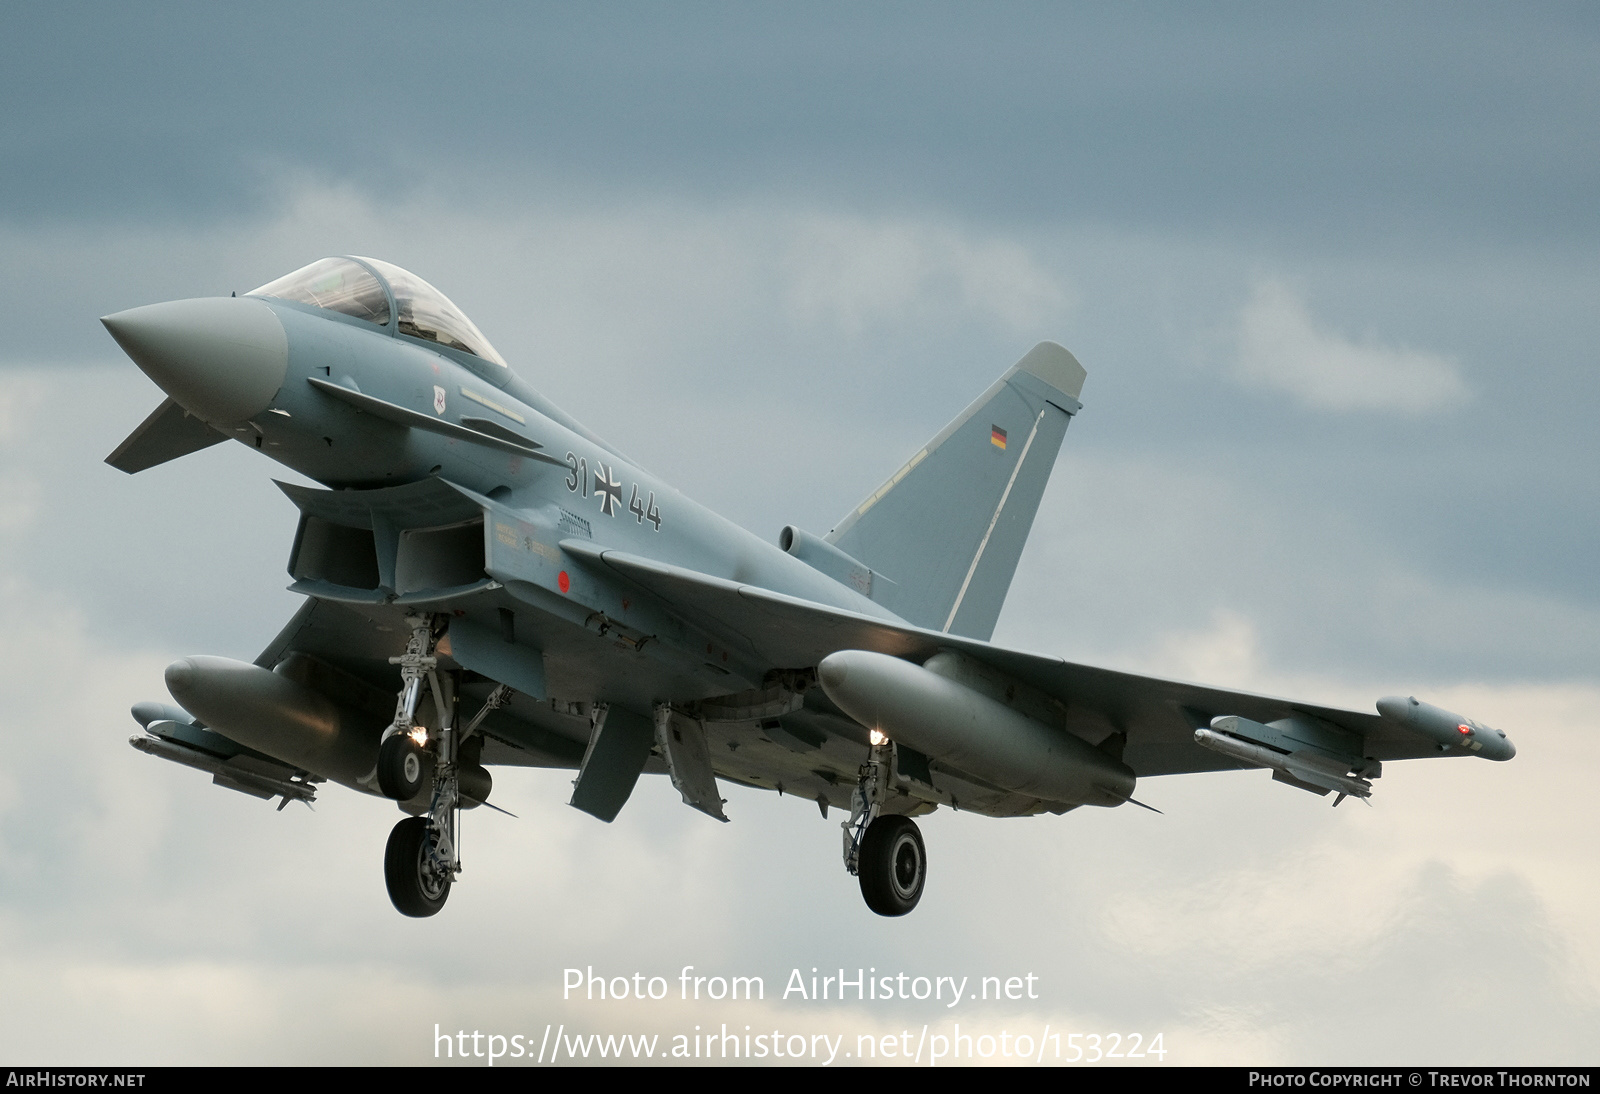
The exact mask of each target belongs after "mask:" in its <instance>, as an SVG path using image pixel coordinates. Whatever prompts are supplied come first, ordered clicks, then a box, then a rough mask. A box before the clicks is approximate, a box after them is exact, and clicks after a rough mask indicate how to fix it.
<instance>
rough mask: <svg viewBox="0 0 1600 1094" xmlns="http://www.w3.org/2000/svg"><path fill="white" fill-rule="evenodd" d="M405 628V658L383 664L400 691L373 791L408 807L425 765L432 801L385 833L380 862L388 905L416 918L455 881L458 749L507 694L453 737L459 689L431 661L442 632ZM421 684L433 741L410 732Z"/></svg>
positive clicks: (414, 619) (433, 907)
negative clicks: (432, 720)
mask: <svg viewBox="0 0 1600 1094" xmlns="http://www.w3.org/2000/svg"><path fill="white" fill-rule="evenodd" d="M406 622H408V623H409V624H411V640H410V641H409V642H408V643H407V644H406V652H405V653H404V654H403V655H401V656H400V657H392V658H390V659H389V660H390V662H391V663H392V664H397V665H399V666H400V676H401V680H402V685H401V688H400V697H399V700H398V701H397V702H396V704H395V719H394V725H393V726H391V727H390V728H389V730H388V732H387V733H386V734H385V735H384V739H383V743H382V744H381V745H380V746H379V748H378V785H379V787H380V788H381V789H382V790H383V792H384V794H385V795H387V796H388V797H390V798H394V799H395V800H396V801H410V800H411V799H412V798H414V797H416V796H417V795H418V794H419V793H421V792H422V788H423V785H424V783H425V777H426V773H427V766H426V765H427V764H428V763H430V762H431V763H432V765H433V798H432V800H431V801H430V803H429V805H428V811H427V812H426V813H424V814H423V815H422V816H418V817H407V818H406V819H405V820H403V821H401V822H400V823H399V824H396V825H395V826H394V829H393V830H392V831H391V832H390V833H389V843H388V845H387V847H386V848H385V849H384V855H383V880H384V884H385V885H386V886H387V887H388V890H389V899H390V901H392V902H393V904H394V906H395V908H396V909H397V910H398V911H399V912H400V914H401V915H408V916H412V917H414V918H422V917H425V916H430V915H434V914H436V913H437V912H438V911H439V909H441V908H443V907H444V902H445V900H446V898H448V897H449V896H450V885H451V883H452V882H454V881H455V878H456V875H457V874H459V873H461V854H460V847H459V842H458V840H459V834H460V819H461V771H460V766H459V763H458V755H459V752H460V748H461V745H462V744H463V743H464V742H465V741H466V740H468V739H469V738H471V736H472V735H473V734H474V733H476V732H477V729H478V726H479V725H480V724H482V722H483V720H484V719H485V718H487V717H488V716H489V713H490V712H491V711H493V710H496V709H497V708H499V707H501V706H503V705H505V703H506V701H507V700H508V699H510V697H511V689H510V688H508V687H506V686H505V685H504V684H501V685H500V686H499V687H497V688H495V690H494V691H492V692H491V693H490V694H489V698H488V700H487V701H486V702H485V703H484V704H483V706H482V707H481V708H480V709H479V710H478V713H477V714H475V715H474V716H473V718H472V721H471V722H470V723H468V725H467V727H466V728H465V729H461V730H458V729H457V727H456V715H457V708H458V703H457V699H458V694H457V688H456V684H457V681H456V679H455V678H454V676H453V675H452V674H450V673H444V674H441V673H439V672H438V671H437V666H438V662H437V660H436V659H435V658H434V657H433V648H434V644H435V642H436V641H437V639H438V636H439V634H441V633H443V632H442V631H439V632H438V633H435V627H434V622H433V620H431V619H428V618H426V617H424V616H408V617H407V618H406ZM424 681H426V683H427V685H428V687H429V688H430V689H431V690H432V692H433V701H434V707H435V710H436V713H437V715H438V717H437V719H436V720H437V722H438V724H439V730H438V732H437V733H435V734H431V735H429V734H426V731H424V730H421V729H420V728H417V727H416V712H417V703H418V701H419V700H420V698H421V696H422V686H423V683H424ZM430 737H431V739H430ZM419 738H421V739H420V740H419ZM424 741H426V744H424V743H423V742H424ZM430 754H431V755H430ZM480 770H481V769H480ZM477 792H478V793H481V794H483V795H485V796H487V793H488V792H487V790H483V789H481V788H480V789H479V791H477Z"/></svg>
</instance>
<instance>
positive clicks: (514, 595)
mask: <svg viewBox="0 0 1600 1094" xmlns="http://www.w3.org/2000/svg"><path fill="white" fill-rule="evenodd" d="M102 322H103V323H104V324H105V326H106V329H107V330H108V331H110V333H111V336H112V337H113V338H115V339H116V341H117V343H118V344H119V345H120V346H121V347H122V348H123V349H124V350H125V351H126V352H127V354H128V356H129V357H131V358H132V359H133V360H134V362H135V363H136V364H137V365H138V366H139V367H140V368H141V369H143V370H144V372H145V373H146V374H147V375H148V376H149V377H150V378H151V379H152V380H154V381H155V382H156V383H157V384H158V385H159V386H160V387H161V388H162V389H163V390H164V391H165V392H166V393H167V395H168V398H167V399H166V401H165V402H163V403H162V404H161V405H160V406H159V407H157V408H156V410H155V412H154V413H152V414H151V415H150V416H149V417H148V418H147V419H146V420H145V421H144V422H143V424H141V425H140V426H139V427H138V428H137V429H135V430H134V431H133V433H132V434H131V435H130V436H129V437H128V438H127V439H126V440H125V441H123V442H122V444H121V445H120V446H119V447H118V448H117V449H116V451H115V452H113V453H112V454H111V455H110V456H109V457H108V458H107V462H108V463H110V464H111V465H112V466H113V467H116V468H119V469H121V470H123V471H126V472H129V473H135V472H138V471H141V470H144V469H145V468H148V467H153V466H155V465H157V464H160V463H164V462H166V461H168V460H173V459H177V458H178V457H180V456H184V455H188V454H190V453H193V452H198V451H200V450H201V449H204V448H207V447H209V446H211V445H214V444H220V443H222V442H223V441H226V440H234V441H237V442H239V443H241V444H245V445H248V446H250V447H251V448H254V449H257V450H259V451H260V452H261V453H263V454H264V455H266V456H269V457H271V458H272V459H274V460H277V461H278V462H279V463H282V464H284V465H286V466H288V467H291V468H293V469H294V470H296V471H298V472H300V473H301V474H302V475H305V476H306V477H308V478H310V479H312V480H314V481H316V482H318V483H321V484H322V485H323V486H325V487H326V489H310V488H305V487H301V486H295V485H288V484H282V483H280V484H279V485H280V486H281V488H282V490H283V492H284V493H285V494H287V495H288V496H289V498H290V500H291V501H293V502H294V504H295V505H296V506H297V507H298V508H299V510H300V523H299V528H298V530H297V531H296V532H295V536H294V546H293V548H292V549H291V550H290V552H289V561H288V569H289V573H290V575H291V576H292V577H293V579H294V583H293V584H292V585H291V586H290V588H291V589H292V590H293V591H295V592H299V593H303V594H304V595H305V597H306V600H305V604H304V605H303V606H302V607H301V608H300V610H299V611H298V612H297V613H296V614H295V616H294V618H293V619H291V620H290V621H289V623H288V625H287V626H285V627H284V628H283V630H282V632H281V633H280V634H279V635H278V636H277V638H275V639H273V641H272V643H271V644H270V645H268V646H267V648H266V649H265V650H263V651H262V653H261V656H259V657H257V658H256V660H255V662H254V663H253V664H244V663H242V662H238V661H232V660H228V659H225V658H221V657H205V656H194V657H186V658H183V659H182V660H179V661H176V662H174V663H173V664H172V665H170V666H169V667H168V668H167V670H166V685H167V689H168V691H170V692H171V695H172V698H173V700H175V703H176V705H173V704H167V703H160V702H142V703H139V704H137V705H136V706H134V708H133V716H134V718H135V720H136V721H137V722H138V723H139V724H140V725H141V726H142V727H143V732H141V733H139V734H137V735H135V736H134V737H133V738H132V739H131V743H132V744H133V746H134V747H135V748H137V749H139V750H140V751H142V752H146V753H149V754H150V755H152V756H159V757H161V758H163V759H167V760H173V761H175V762H177V763H180V764H186V765H188V766H190V767H195V768H199V769H200V770H202V771H207V772H210V773H211V775H212V776H213V781H214V782H215V783H216V784H217V785H219V786H224V787H227V788H229V789H232V790H238V791H242V792H243V793H246V794H251V795H254V796H256V797H259V798H263V799H271V798H275V797H276V798H281V799H282V801H281V802H280V804H279V806H278V808H279V809H282V808H283V807H284V806H285V805H287V804H288V803H289V802H290V801H304V802H310V801H312V800H313V799H314V798H315V796H316V794H317V793H318V791H319V788H320V784H323V783H325V782H334V783H338V784H340V785H342V786H346V787H348V788H350V789H351V790H356V791H360V792H361V793H364V794H371V795H374V796H376V797H385V798H390V799H393V800H394V801H395V802H397V803H398V804H399V808H400V811H401V812H403V813H405V814H407V816H406V817H405V818H404V819H402V820H401V821H400V822H399V823H398V824H396V825H395V827H394V830H393V832H392V833H391V834H390V836H389V841H388V846H387V849H386V850H385V853H384V876H385V879H386V881H387V884H388V891H389V896H390V898H391V900H392V901H393V902H394V906H395V907H396V908H397V909H399V911H400V912H402V913H403V914H405V915H408V916H429V915H433V914H434V913H436V912H438V911H439V910H440V908H441V907H443V905H444V903H445V899H446V897H448V896H449V893H450V886H451V884H452V882H453V881H454V880H455V878H456V875H457V874H458V872H459V870H460V867H461V863H460V857H459V854H458V847H459V839H458V836H459V824H460V813H461V810H463V809H471V808H474V807H476V806H480V805H486V804H488V803H489V799H490V797H491V788H492V785H493V784H492V779H491V777H490V773H489V769H490V768H491V767H493V766H495V765H506V764H510V765H523V766H534V767H553V768H569V769H572V770H575V771H576V772H577V777H576V778H575V779H574V780H573V784H572V786H573V789H572V802H571V804H572V805H573V806H575V807H577V808H578V809H581V810H583V811H584V812H586V813H589V814H591V815H592V816H594V817H597V818H599V819H600V820H603V821H610V820H612V819H613V818H614V817H616V816H617V813H618V811H619V810H621V809H622V807H623V805H624V804H625V803H626V802H627V800H628V797H629V795H630V794H631V793H632V792H633V788H634V784H635V783H636V782H637V781H638V779H639V776H640V775H642V774H646V773H653V774H666V775H667V776H668V777H669V778H670V779H671V780H672V784H673V786H674V787H675V788H676V789H677V790H678V791H679V792H680V793H681V794H682V796H683V800H684V802H685V803H686V804H688V805H690V806H692V807H694V808H695V809H698V810H700V811H701V812H703V813H706V814H708V815H710V816H711V817H714V818H716V819H717V820H726V819H727V818H726V817H725V816H724V814H723V805H724V801H723V799H722V798H721V797H720V795H719V788H718V780H719V779H721V780H724V781H727V782H733V783H738V784H741V785H744V786H750V787H757V788H760V789H765V790H777V791H779V792H780V793H787V794H789V795H792V796H794V797H796V798H804V799H806V800H808V801H814V802H815V803H816V804H817V805H818V806H819V807H820V808H821V810H822V813H823V816H824V817H826V816H827V813H828V809H829V808H830V807H835V808H838V809H840V810H847V811H848V819H847V820H846V821H845V822H844V824H843V828H844V835H843V856H844V865H845V868H846V870H848V871H849V872H850V873H852V874H854V875H856V877H857V878H858V879H859V881H860V885H861V893H862V895H863V896H864V897H865V898H866V902H867V905H868V907H870V908H871V909H872V910H873V911H874V912H877V913H879V914H880V915H886V916H897V915H904V914H905V913H907V912H909V911H911V909H912V908H914V907H915V906H916V904H917V901H918V900H919V898H920V897H921V896H922V890H923V884H924V880H925V878H926V875H927V855H926V851H925V848H924V845H923V839H922V835H921V833H920V831H919V830H918V827H917V824H916V822H915V821H914V820H913V819H912V818H914V817H919V816H923V815H925V814H928V813H931V812H933V811H934V810H935V809H937V808H938V807H939V806H941V805H942V806H948V807H949V808H951V809H963V810H967V811H969V812H973V813H983V814H987V815H989V816H994V817H1013V816H1024V815H1031V814H1037V813H1057V814H1059V813H1065V812H1067V811H1068V810H1070V809H1076V808H1078V807H1079V806H1083V805H1094V806H1104V807H1115V806H1120V805H1123V804H1125V803H1129V802H1133V804H1136V805H1137V804H1141V803H1138V802H1134V799H1133V793H1134V784H1135V782H1136V780H1138V779H1140V778H1146V777H1149V776H1152V775H1172V774H1179V773H1184V772H1199V771H1218V770H1226V769H1236V768H1264V769H1267V770H1270V771H1271V772H1272V777H1273V778H1274V779H1276V780H1277V781H1279V782H1282V783H1285V784H1287V785H1289V786H1291V787H1296V788H1298V789H1301V790H1307V791H1310V792H1311V793H1313V794H1321V795H1327V794H1330V793H1332V794H1336V795H1337V797H1336V798H1335V800H1334V804H1338V802H1339V801H1341V800H1343V799H1344V798H1345V797H1346V796H1354V797H1358V798H1366V797H1368V796H1369V795H1370V793H1371V790H1372V780H1373V779H1375V778H1377V777H1378V776H1379V775H1380V774H1381V772H1382V764H1383V762H1384V761H1386V760H1398V759H1406V758H1411V757H1421V756H1435V755H1447V756H1467V755H1473V756H1480V757H1483V758H1486V759H1491V760H1508V759H1510V758H1511V757H1512V756H1513V755H1514V754H1515V749H1514V748H1513V747H1512V744H1511V742H1510V740H1508V739H1507V737H1506V735H1505V734H1504V733H1503V732H1500V731H1499V730H1495V729H1491V728H1489V727H1487V726H1484V725H1480V724H1479V723H1477V722H1474V721H1472V720H1471V719H1469V718H1465V717H1461V716H1459V715H1456V714H1452V713H1450V712H1448V711H1444V710H1441V709H1439V708H1438V707H1435V706H1431V705H1429V704H1427V703H1423V702H1419V701H1418V700H1416V699H1414V698H1387V699H1381V700H1379V701H1378V704H1377V710H1378V713H1377V714H1364V713H1357V712H1353V711H1346V710H1336V709H1331V708H1327V707H1321V706H1316V705H1313V704H1308V703H1300V702H1294V701H1291V700H1286V699H1274V698H1268V697H1263V696H1259V695H1250V694H1245V693H1241V692H1233V691H1223V690H1219V689H1216V688H1209V687H1202V686H1197V685H1193V684H1184V683H1177V682H1173V681H1167V680H1160V679H1153V678H1150V677H1144V676H1135V675H1130V674H1128V673H1122V672H1113V671H1110V670H1107V669H1099V668H1091V667H1089V666H1086V665H1077V664H1072V663H1069V662H1065V661H1062V660H1059V659H1057V658H1052V657H1045V656H1040V655H1037V654H1031V653H1022V652H1019V651H1016V650H1008V649H1002V648H1000V647H998V646H995V645H991V644H990V642H989V637H990V635H991V634H992V633H993V631H994V626H995V621H996V619H997V618H998V616H999V614H1000V609H1001V605H1002V604H1003V603H1004V601H1005V597H1006V591H1007V589H1008V588H1009V587H1010V584H1011V578H1012V574H1013V572H1014V571H1015V569H1016V565H1017V559H1018V557H1019V556H1020V555H1021V553H1022V548H1023V543H1024V541H1025V540H1026V539H1027V535H1028V530H1029V528H1030V527H1031V526H1032V524H1033V518H1034V513H1035V512H1036V510H1037V509H1038V506H1039V499H1040V497H1041V496H1042V495H1043V493H1044V488H1045V482H1046V480H1047V479H1048V478H1049V475H1050V471H1051V467H1052V465H1053V464H1054V463H1055V459H1056V453H1057V451H1058V450H1059V448H1060V446H1061V441H1062V438H1063V436H1064V435H1065V433H1066V429H1067V425H1068V423H1070V422H1071V421H1072V418H1073V416H1074V415H1075V414H1077V413H1078V411H1079V410H1080V409H1081V404H1080V403H1079V401H1078V396H1079V393H1080V392H1081V390H1082V386H1083V381H1084V377H1085V372H1084V369H1083V368H1082V366H1080V365H1079V364H1078V362H1077V360H1076V359H1075V358H1074V357H1073V355H1072V354H1071V353H1069V352H1067V351H1066V350H1065V349H1063V348H1062V347H1060V346H1058V345H1055V344H1054V343H1051V342H1042V343H1040V344H1039V345H1037V346H1035V347H1034V348H1033V349H1032V350H1030V351H1028V353H1027V354H1026V355H1025V356H1023V358H1022V359H1021V360H1020V361H1018V362H1017V363H1016V365H1014V366H1012V367H1011V368H1010V369H1008V370H1007V371H1006V372H1005V373H1004V374H1003V375H1002V376H1001V377H1000V378H999V379H998V380H996V381H995V382H994V384H993V385H992V386H990V388H989V389H988V390H987V391H985V392H984V393H983V394H982V395H980V396H978V398H977V400H976V401H975V402H973V403H972V404H971V405H970V406H969V407H967V408H966V409H965V410H963V411H962V412H961V413H960V414H958V415H957V416H956V418H955V419H954V420H953V421H952V422H951V423H950V424H949V425H947V426H946V427H945V428H944V429H943V430H941V431H940V432H939V433H938V435H937V436H935V437H934V438H933V439H932V440H930V441H928V443H927V444H926V445H924V446H923V447H922V448H920V449H918V450H917V452H916V453H915V454H914V455H912V456H911V458H910V459H909V460H907V461H906V462H905V464H904V466H902V467H901V468H900V469H899V470H897V471H895V472H894V474H892V475H890V476H889V478H888V479H887V480H886V481H885V482H884V483H883V485H882V486H880V487H879V488H878V489H876V490H874V491H873V492H872V493H871V494H870V495H868V496H867V497H866V498H865V499H864V500H862V501H861V502H860V503H859V504H857V505H856V506H855V507H854V508H853V509H850V510H849V511H848V512H846V513H845V514H844V515H843V517H842V519H841V520H840V521H839V523H838V524H837V525H836V526H835V527H834V528H833V529H832V530H831V531H830V532H829V533H828V534H827V535H825V536H819V535H816V534H813V533H811V532H808V531H805V530H803V529H800V528H796V527H792V526H791V527H788V528H785V529H783V531H782V533H781V534H780V535H779V536H778V540H777V543H776V544H772V543H768V542H766V541H764V540H762V539H760V538H758V537H756V536H754V535H752V534H750V533H749V532H746V531H745V530H744V529H742V528H739V527H736V526H735V525H733V524H731V523H730V522H728V521H726V520H724V519H722V518H721V517H718V516H717V515H716V514H715V513H712V512H710V511H708V510H706V509H704V508H702V507H701V506H699V505H696V504H695V503H694V502H692V501H690V500H689V499H688V498H686V497H684V496H683V495H682V494H680V493H678V492H677V491H676V490H674V489H672V488H671V487H669V486H668V485H666V484H665V483H664V482H661V481H660V480H658V479H657V478H655V477H654V476H653V475H651V474H650V473H649V472H648V471H646V470H644V469H643V468H641V467H639V466H637V465H636V464H634V463H633V462H631V461H630V460H629V459H628V458H627V457H626V456H624V455H623V454H622V453H621V452H620V451H619V450H618V449H616V448H614V447H612V446H611V445H610V444H608V443H607V442H606V441H604V440H602V439H601V438H600V437H598V436H597V435H596V434H594V433H591V432H590V431H589V430H588V429H586V428H584V427H583V426H582V425H580V424H579V423H578V422H576V421H574V420H573V419H572V418H571V417H570V416H568V415H567V414H566V413H564V412H563V411H562V410H561V409H559V408H558V407H556V406H554V405H552V404H551V403H550V402H549V401H548V400H546V399H545V398H544V397H542V396H541V395H540V394H539V393H538V392H537V391H535V390H534V389H533V388H532V387H530V386H528V385H527V384H526V383H524V382H523V381H522V380H521V379H520V378H518V377H517V376H516V375H515V374H514V373H513V372H512V371H511V369H510V368H509V367H508V366H507V365H506V362H505V361H504V360H502V359H501V357H500V355H499V354H498V353H496V352H495V349H494V347H493V346H492V345H490V343H489V341H488V339H486V338H485V337H484V336H483V334H482V333H480V332H479V330H478V328H477V327H476V326H474V325H473V323H472V322H471V321H470V320H469V319H468V318H467V317H466V315H464V314H463V313H462V312H461V311H460V310H459V309H458V308H457V307H456V306H455V305H454V304H452V303H451V302H450V301H449V300H448V299H446V298H445V296H444V295H443V294H442V293H440V292H439V291H438V290H437V289H435V288H434V287H433V286H432V285H429V284H428V283H427V282H426V281H423V280H422V279H421V278H419V277H417V276H415V275H414V274H411V273H408V272H407V271H405V270H402V269H400V268H398V267H396V266H393V265H391V264H389V263H386V262H379V261H377V260H375V259H370V258H354V257H347V258H327V259H323V260H321V261H319V262H315V263H312V264H311V265H309V266H306V267H305V268H303V269H301V270H297V271H295V272H294V273H291V274H289V275H287V276H286V277H282V278H280V279H278V280H276V281H273V282H271V283H269V284H266V285H263V286H261V287H260V288H259V289H256V290H255V291H254V292H250V293H247V294H245V295H244V296H243V297H237V298H234V297H223V298H208V299H199V300H178V301H172V302H169V303H165V304H152V305H150V306H148V307H141V308H134V309H132V310H130V311H124V312H119V313H118V314H116V315H112V316H108V317H106V318H105V319H103V320H102ZM490 808H493V806H492V805H491V806H490Z"/></svg>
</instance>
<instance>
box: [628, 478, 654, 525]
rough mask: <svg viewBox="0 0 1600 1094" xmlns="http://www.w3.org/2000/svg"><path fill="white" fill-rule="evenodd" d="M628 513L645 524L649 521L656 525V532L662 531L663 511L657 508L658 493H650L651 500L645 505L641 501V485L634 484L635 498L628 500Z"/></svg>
mask: <svg viewBox="0 0 1600 1094" xmlns="http://www.w3.org/2000/svg"><path fill="white" fill-rule="evenodd" d="M628 512H630V513H632V514H633V515H634V517H635V518H636V519H637V520H638V521H639V523H640V524H643V523H644V522H645V521H649V522H650V523H651V524H653V525H655V529H656V531H658V532H659V531H661V510H660V509H657V508H656V492H655V491H654V490H652V491H650V500H649V501H648V502H645V503H643V504H641V503H640V501H639V484H638V483H634V484H633V496H632V497H630V498H629V499H628Z"/></svg>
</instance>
